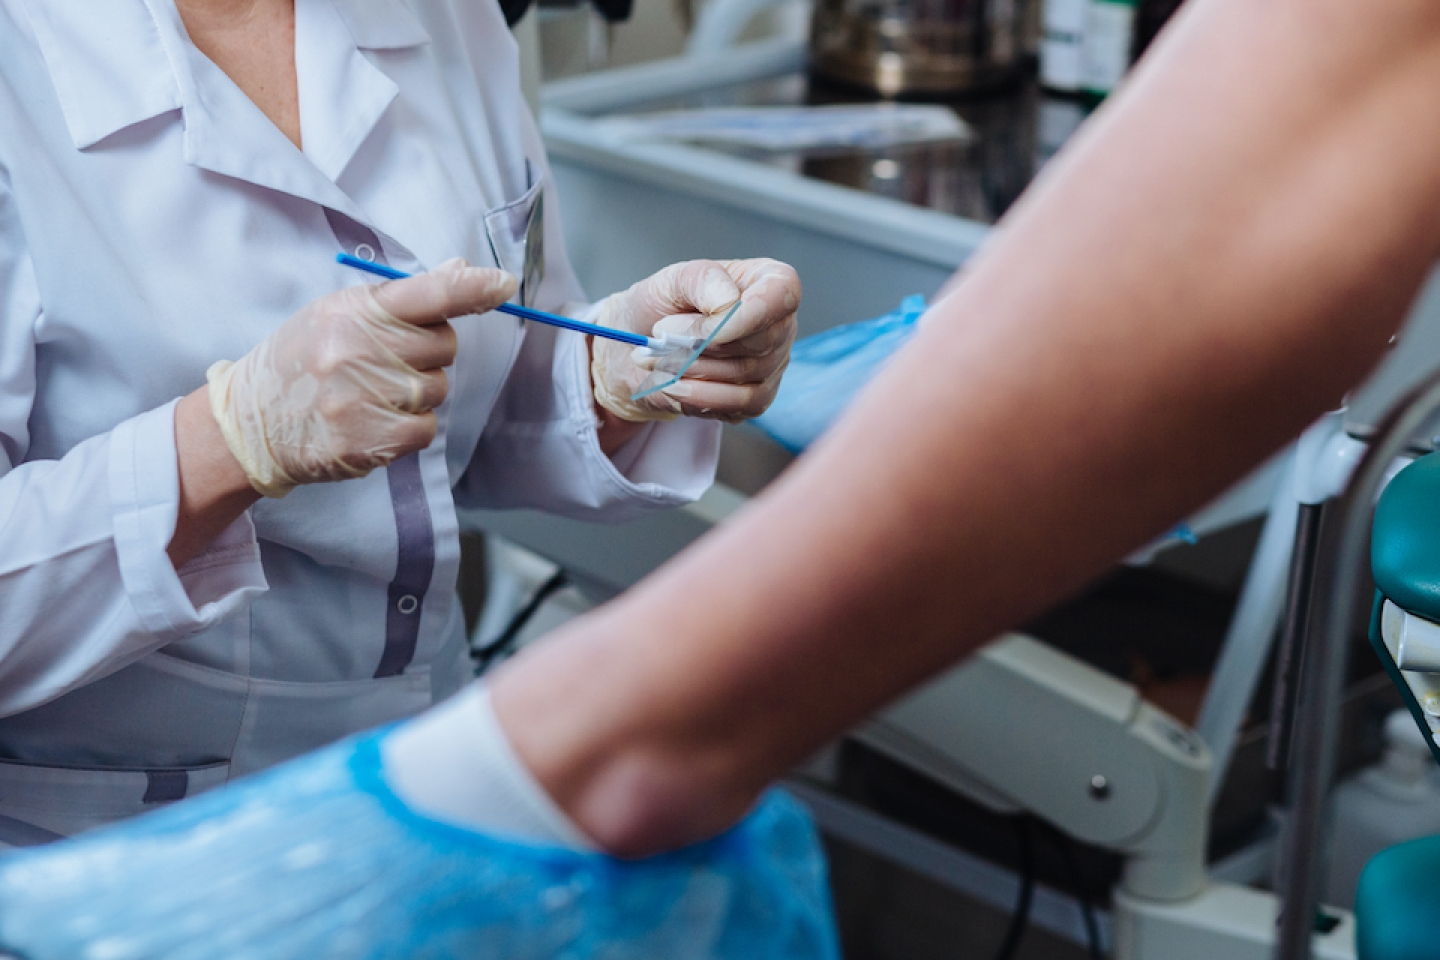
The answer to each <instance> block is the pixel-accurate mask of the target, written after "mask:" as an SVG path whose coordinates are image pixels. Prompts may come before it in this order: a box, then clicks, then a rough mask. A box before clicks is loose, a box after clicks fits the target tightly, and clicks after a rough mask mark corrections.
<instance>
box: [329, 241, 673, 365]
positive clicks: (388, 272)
mask: <svg viewBox="0 0 1440 960" xmlns="http://www.w3.org/2000/svg"><path fill="white" fill-rule="evenodd" d="M335 262H336V263H341V264H344V265H345V266H347V267H354V268H355V269H356V270H364V271H365V272H366V273H373V274H375V276H377V277H384V278H385V279H386V280H404V279H406V278H407V277H409V276H410V274H408V273H406V272H405V271H403V270H396V269H395V268H394V267H387V266H385V265H384V264H381V263H374V262H372V261H370V260H361V259H360V258H359V257H352V256H351V255H350V254H348V253H337V254H335ZM495 309H496V310H499V311H500V312H501V313H508V314H510V315H511V316H512V317H520V318H521V319H523V320H534V321H535V322H537V323H548V324H549V325H550V326H552V327H561V328H563V329H565V330H574V331H576V332H577V333H588V334H591V335H593V336H596V337H605V338H606V339H607V340H619V341H620V342H621V343H628V344H630V345H631V346H635V347H650V348H652V349H654V348H658V347H660V346H661V344H660V341H659V340H655V339H653V338H651V337H646V336H643V335H641V334H638V333H631V332H630V331H629V330H616V329H615V328H614V327H602V326H600V325H599V324H596V323H585V322H583V321H581V320H571V319H570V318H569V317H562V316H559V315H558V314H554V313H546V312H545V311H544V310H532V309H531V308H529V307H522V306H520V305H518V304H514V303H502V304H500V306H498V307H496V308H495Z"/></svg>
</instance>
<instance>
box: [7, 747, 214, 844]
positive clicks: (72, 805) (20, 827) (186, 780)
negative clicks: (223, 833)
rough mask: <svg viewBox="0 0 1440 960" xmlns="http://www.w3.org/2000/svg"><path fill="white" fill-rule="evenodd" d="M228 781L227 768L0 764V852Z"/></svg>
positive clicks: (102, 822) (125, 815) (137, 810)
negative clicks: (0, 850)
mask: <svg viewBox="0 0 1440 960" xmlns="http://www.w3.org/2000/svg"><path fill="white" fill-rule="evenodd" d="M229 778H230V764H229V763H225V762H217V763H209V764H202V765H199V766H191V767H158V768H143V769H142V768H138V767H81V766H74V767H71V766H46V765H42V764H30V763H19V762H16V761H11V760H4V761H0V849H4V848H8V847H26V846H36V845H38V844H40V843H45V842H48V841H50V840H58V839H60V838H61V837H68V836H72V835H73V834H76V833H79V832H80V831H82V830H88V829H90V828H91V827H98V826H103V825H104V824H107V823H113V822H114V821H116V820H123V819H125V818H126V817H133V816H135V815H136V814H140V813H145V812H146V811H149V810H154V809H156V808H157V807H159V806H163V805H164V804H166V803H170V802H173V801H175V800H181V799H184V798H185V797H193V796H195V794H197V793H200V792H201V791H204V790H208V789H210V788H211V787H218V786H220V785H221V784H223V783H224V782H225V781H226V780H228V779H229Z"/></svg>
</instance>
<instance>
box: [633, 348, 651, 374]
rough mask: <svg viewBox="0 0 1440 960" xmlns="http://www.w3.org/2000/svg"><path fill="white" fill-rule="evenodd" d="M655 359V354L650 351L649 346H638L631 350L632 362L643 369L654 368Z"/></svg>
mask: <svg viewBox="0 0 1440 960" xmlns="http://www.w3.org/2000/svg"><path fill="white" fill-rule="evenodd" d="M655 359H656V358H655V354H653V353H651V352H650V348H649V347H636V348H635V349H634V350H631V351H630V362H631V363H633V364H635V366H637V367H639V368H640V369H641V370H654V369H655Z"/></svg>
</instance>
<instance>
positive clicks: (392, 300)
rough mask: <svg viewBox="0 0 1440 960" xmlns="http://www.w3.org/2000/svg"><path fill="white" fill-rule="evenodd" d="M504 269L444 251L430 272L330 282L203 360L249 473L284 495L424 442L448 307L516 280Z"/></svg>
mask: <svg viewBox="0 0 1440 960" xmlns="http://www.w3.org/2000/svg"><path fill="white" fill-rule="evenodd" d="M515 287H516V281H515V278H514V277H512V276H510V275H509V274H508V273H505V272H504V271H501V270H487V269H481V268H478V267H472V266H470V265H469V264H467V263H465V261H463V260H458V259H457V260H451V261H449V262H447V263H445V264H442V265H441V266H440V267H438V268H437V269H435V270H432V271H431V272H429V273H426V274H422V275H420V276H417V277H412V278H410V279H408V280H397V281H392V282H390V283H384V284H377V285H369V284H362V285H358V286H354V287H347V288H346V289H344V290H338V291H336V292H335V293H332V294H330V295H329V296H326V297H321V298H320V299H319V300H316V301H315V302H313V303H311V304H309V305H307V306H306V307H304V308H303V309H302V310H300V312H299V313H297V314H295V315H294V316H293V317H291V318H290V319H289V320H287V321H285V323H284V325H283V326H281V327H280V329H278V330H276V331H275V332H274V333H272V334H271V335H270V336H268V337H266V338H265V340H264V341H263V342H261V343H260V345H259V346H257V347H256V348H255V349H254V350H251V351H250V352H249V353H248V354H246V355H245V356H244V357H243V358H241V360H240V362H238V363H230V362H229V361H228V360H222V361H220V362H219V363H216V364H215V365H214V366H212V367H211V368H210V370H209V371H208V373H207V374H206V378H207V379H208V380H209V382H210V409H211V412H212V413H213V414H214V415H215V422H216V423H218V424H219V425H220V431H221V433H222V434H224V436H225V443H226V445H227V446H228V447H229V448H230V452H231V453H232V454H234V455H235V459H236V460H238V461H239V462H240V466H241V467H243V468H244V470H245V474H246V476H248V477H249V478H250V484H251V486H253V487H254V488H255V489H256V490H258V491H259V492H260V493H262V494H264V495H265V496H267V497H283V496H285V494H287V493H289V492H290V491H291V490H292V489H294V488H295V487H296V486H298V485H299V484H302V483H319V482H324V481H329V480H345V479H349V478H351V477H363V476H365V475H366V474H367V473H369V472H370V471H371V470H374V469H375V468H376V467H383V466H385V465H386V464H388V463H390V462H392V461H394V460H397V459H399V458H400V457H403V456H404V455H406V454H407V453H412V452H414V451H416V450H420V449H423V448H424V447H426V446H428V445H429V444H430V441H431V440H433V439H434V438H435V428H436V422H435V414H434V413H432V412H431V411H432V410H434V408H435V407H437V406H439V405H440V404H441V403H442V402H443V401H444V399H445V394H446V392H447V391H448V389H449V384H448V381H447V380H446V377H445V372H444V370H443V369H442V368H443V367H446V366H449V365H450V364H451V363H452V362H453V361H454V359H455V331H454V330H452V329H451V327H450V324H449V323H448V322H447V320H448V318H450V317H459V316H464V315H466V314H471V313H484V312H485V311H487V310H491V309H493V308H495V307H496V306H498V305H499V304H501V303H503V302H504V301H505V300H506V299H508V298H509V297H510V296H511V295H512V294H513V293H514V292H515Z"/></svg>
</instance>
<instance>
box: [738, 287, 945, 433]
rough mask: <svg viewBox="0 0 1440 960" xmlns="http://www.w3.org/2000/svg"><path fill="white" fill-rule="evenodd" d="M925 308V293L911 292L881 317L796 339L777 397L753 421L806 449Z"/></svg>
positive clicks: (912, 329) (906, 334)
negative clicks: (898, 304)
mask: <svg viewBox="0 0 1440 960" xmlns="http://www.w3.org/2000/svg"><path fill="white" fill-rule="evenodd" d="M924 312H925V298H924V297H922V296H919V295H915V296H910V297H906V298H905V300H904V301H903V302H902V303H901V304H900V306H899V307H897V308H896V309H895V310H894V312H892V313H887V314H886V315H885V316H883V317H877V318H875V319H874V320H863V321H861V322H860V323H849V324H845V325H844V326H840V327H832V328H831V329H829V330H825V331H823V332H821V333H817V334H815V335H814V336H811V337H806V338H805V339H803V340H799V341H796V343H795V346H794V347H792V348H791V349H790V366H788V367H787V368H786V369H785V376H784V377H783V378H782V379H781V381H780V390H779V392H778V393H777V394H776V395H775V401H774V402H773V403H771V404H770V409H769V410H766V411H765V413H763V414H762V415H760V416H759V417H757V418H756V419H755V420H753V421H752V422H753V423H754V424H755V425H756V426H758V427H759V428H760V429H762V430H764V431H765V432H766V433H768V434H769V435H770V436H771V437H773V438H774V439H775V440H777V441H778V442H779V443H781V444H782V445H784V446H785V447H786V448H787V449H788V450H790V451H791V452H793V453H799V452H800V451H801V450H804V449H805V448H806V447H808V446H809V445H810V444H811V442H813V441H814V440H815V438H816V437H818V436H820V434H822V433H824V432H825V430H826V428H827V427H829V426H830V424H832V423H834V422H835V420H836V419H837V418H838V417H839V416H840V414H841V413H843V412H844V411H845V408H846V407H847V406H849V405H850V401H851V400H853V399H854V397H855V394H857V393H859V392H860V390H861V388H862V387H864V386H865V385H866V384H867V383H869V382H870V380H871V379H872V378H873V377H874V376H875V374H876V373H877V372H878V371H879V370H880V368H881V367H882V366H883V365H884V363H885V361H887V360H889V359H890V357H891V355H892V354H894V353H895V351H896V350H899V349H900V348H901V347H903V346H904V345H905V344H906V343H907V342H909V340H910V337H911V335H912V334H913V333H914V332H915V324H916V323H917V321H919V319H920V316H921V314H923V313H924Z"/></svg>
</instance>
